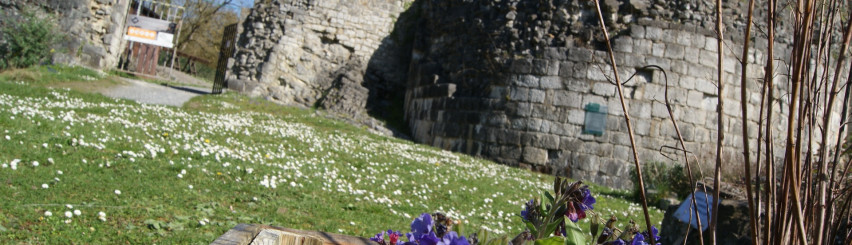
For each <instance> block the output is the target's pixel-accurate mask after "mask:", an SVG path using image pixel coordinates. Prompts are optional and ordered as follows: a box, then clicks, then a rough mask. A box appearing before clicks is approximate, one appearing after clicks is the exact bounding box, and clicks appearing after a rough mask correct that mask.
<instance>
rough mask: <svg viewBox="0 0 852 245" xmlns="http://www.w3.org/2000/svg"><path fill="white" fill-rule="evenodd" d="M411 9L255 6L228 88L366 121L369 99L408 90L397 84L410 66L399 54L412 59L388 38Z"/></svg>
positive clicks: (342, 4)
mask: <svg viewBox="0 0 852 245" xmlns="http://www.w3.org/2000/svg"><path fill="white" fill-rule="evenodd" d="M410 2H411V0H369V1H348V0H321V1H320V0H294V1H258V3H256V4H255V7H254V8H253V9H252V11H251V14H250V15H249V16H248V18H247V19H246V21H245V22H244V23H243V27H242V28H243V29H244V31H243V33H242V34H241V36H240V39H239V41H238V44H237V54H236V58H235V63H236V64H235V66H234V68H233V69H232V70H231V74H232V75H231V76H230V78H229V79H228V87H229V88H230V89H235V90H238V91H243V92H245V93H248V94H251V95H254V96H262V97H266V98H268V99H270V100H273V101H276V102H279V103H283V104H293V105H301V106H320V107H323V108H327V109H330V110H332V111H334V112H338V113H341V114H345V115H348V116H352V117H357V118H360V119H366V118H367V117H366V113H365V112H366V110H365V108H367V107H368V105H367V103H368V100H369V97H370V96H371V93H377V92H380V90H381V89H384V90H385V91H389V90H394V89H395V90H397V91H399V90H402V89H403V88H402V87H401V86H397V85H394V84H403V82H402V81H404V79H405V72H406V70H407V69H406V68H407V67H408V65H407V62H402V61H400V60H399V59H400V58H398V57H400V56H405V55H398V54H400V53H403V54H404V53H407V52H399V51H396V49H398V48H397V46H398V45H396V44H395V40H394V38H391V37H390V36H391V31H392V30H393V28H394V25H395V21H396V20H397V18H398V17H399V15H400V14H401V13H402V12H403V11H404V8H405V7H406V6H407V5H408V4H410ZM389 84H390V85H389ZM388 86H393V87H395V88H389V87H388Z"/></svg>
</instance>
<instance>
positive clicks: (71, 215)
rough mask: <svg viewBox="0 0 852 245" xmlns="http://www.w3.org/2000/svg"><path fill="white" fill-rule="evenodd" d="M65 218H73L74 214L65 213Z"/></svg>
mask: <svg viewBox="0 0 852 245" xmlns="http://www.w3.org/2000/svg"><path fill="white" fill-rule="evenodd" d="M65 217H68V218H71V217H74V213H72V212H71V211H65Z"/></svg>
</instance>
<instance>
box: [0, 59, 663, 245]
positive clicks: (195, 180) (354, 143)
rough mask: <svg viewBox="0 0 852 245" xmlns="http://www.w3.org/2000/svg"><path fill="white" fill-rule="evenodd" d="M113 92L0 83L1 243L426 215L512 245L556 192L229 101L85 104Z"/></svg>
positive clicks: (86, 83) (534, 177) (512, 175)
mask: <svg viewBox="0 0 852 245" xmlns="http://www.w3.org/2000/svg"><path fill="white" fill-rule="evenodd" d="M114 81H115V80H114V79H113V78H111V77H109V76H108V75H106V74H103V73H98V72H93V71H88V70H85V69H79V68H67V67H51V68H50V69H48V68H47V67H39V68H31V69H28V70H17V71H10V72H6V73H4V74H0V164H2V168H0V196H3V197H4V198H2V199H0V241H6V242H12V243H58V244H92V243H95V244H150V243H157V244H207V243H210V242H212V241H213V240H214V239H215V238H216V237H218V236H219V235H221V234H223V233H224V232H225V231H226V230H228V229H230V228H231V227H232V226H234V225H236V224H238V223H261V224H269V225H275V226H283V227H289V228H296V229H306V230H322V231H329V232H335V233H343V234H349V235H356V236H371V235H374V234H375V233H376V232H378V231H381V230H386V229H388V228H393V229H398V230H403V231H407V230H408V225H409V223H410V222H411V220H412V219H413V218H414V217H416V216H417V215H419V214H420V213H423V212H435V211H441V212H444V213H446V214H448V215H449V216H450V217H453V218H455V219H457V220H461V221H463V223H464V224H465V225H464V226H465V227H468V228H467V229H468V230H472V229H474V228H476V229H478V228H480V227H481V228H483V229H486V230H490V231H492V232H495V233H503V234H507V235H510V236H514V235H515V234H517V233H518V232H520V231H521V229H522V226H523V223H522V222H521V221H520V218H519V217H518V216H517V214H518V213H519V212H520V210H521V207H522V204H523V203H524V202H526V201H527V200H529V199H530V198H532V197H535V196H539V195H540V194H541V190H544V189H550V185H551V183H552V182H553V178H552V177H550V176H547V175H540V174H536V173H532V172H529V171H525V170H520V169H516V168H511V167H506V166H503V165H498V164H495V163H493V162H490V161H486V160H482V159H477V158H473V157H470V156H465V155H460V154H455V153H451V152H448V151H443V150H440V149H436V148H432V147H427V146H422V145H417V144H413V143H411V142H407V141H402V140H398V139H395V138H389V137H385V136H380V135H374V134H371V133H368V132H367V131H366V130H365V129H362V128H359V127H355V126H351V125H347V124H345V123H342V122H338V121H334V120H330V119H327V118H325V117H323V116H321V115H320V114H319V113H317V112H315V111H313V110H305V109H298V108H289V107H282V106H278V105H275V104H273V103H270V102H267V101H264V100H262V99H256V98H248V97H245V96H242V95H238V94H224V95H210V96H200V97H196V98H195V99H194V100H192V101H190V102H189V103H187V104H186V105H185V106H184V107H183V108H176V107H166V106H153V105H142V104H137V103H136V102H133V101H126V100H116V99H112V98H108V97H104V96H101V95H99V94H95V93H88V92H85V91H87V90H95V89H93V88H102V87H104V86H111V85H114V84H116V82H114ZM625 178H626V176H625ZM592 191H593V193H594V194H597V196H598V204H597V205H596V206H595V210H596V211H599V212H600V213H601V214H602V215H605V216H607V217H608V216H609V215H610V214H614V215H616V216H617V217H618V218H619V220H620V222H622V223H626V221H628V220H630V219H635V220H636V221H637V222H640V223H641V221H642V218H641V216H642V213H641V208H640V207H639V206H638V205H637V204H634V203H631V202H628V201H626V200H625V199H621V198H620V197H624V196H629V194H626V193H623V192H619V191H614V190H611V189H607V188H603V187H597V186H592ZM604 193H605V194H604ZM100 212H102V213H103V214H102V215H100V214H99V213H100ZM48 213H50V214H52V215H48ZM75 213H77V214H75ZM66 214H68V215H70V217H67V216H66ZM78 214H79V215H78ZM651 215H652V217H653V219H654V220H653V223H655V224H659V222H660V221H661V219H662V212H660V211H659V210H656V209H655V210H654V211H652V213H651ZM587 220H588V219H587ZM582 226H584V227H587V226H588V223H583V224H582Z"/></svg>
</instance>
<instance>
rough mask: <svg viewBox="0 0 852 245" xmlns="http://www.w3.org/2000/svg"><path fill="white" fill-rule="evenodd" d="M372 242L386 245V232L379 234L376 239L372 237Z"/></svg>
mask: <svg viewBox="0 0 852 245" xmlns="http://www.w3.org/2000/svg"><path fill="white" fill-rule="evenodd" d="M370 241H374V242H377V243H379V244H385V232H384V231H383V232H379V233H378V234H376V236H374V237H370Z"/></svg>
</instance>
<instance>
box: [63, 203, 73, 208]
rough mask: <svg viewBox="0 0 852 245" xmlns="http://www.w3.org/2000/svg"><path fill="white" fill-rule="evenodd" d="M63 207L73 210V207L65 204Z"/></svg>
mask: <svg viewBox="0 0 852 245" xmlns="http://www.w3.org/2000/svg"><path fill="white" fill-rule="evenodd" d="M65 207H66V208H68V209H74V205H71V204H65Z"/></svg>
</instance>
